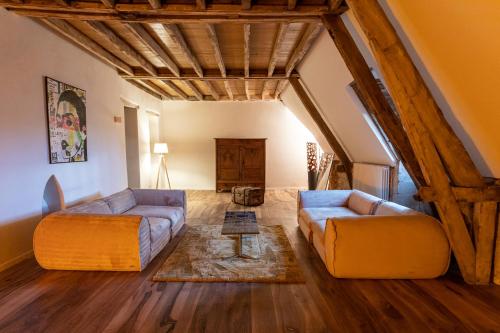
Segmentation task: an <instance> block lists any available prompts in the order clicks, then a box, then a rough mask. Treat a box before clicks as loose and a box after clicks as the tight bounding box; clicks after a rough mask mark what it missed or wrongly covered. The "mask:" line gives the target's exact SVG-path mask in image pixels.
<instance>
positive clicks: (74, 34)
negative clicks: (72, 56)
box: [40, 19, 134, 75]
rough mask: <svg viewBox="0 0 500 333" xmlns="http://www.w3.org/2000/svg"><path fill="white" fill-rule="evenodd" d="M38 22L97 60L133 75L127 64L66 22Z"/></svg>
mask: <svg viewBox="0 0 500 333" xmlns="http://www.w3.org/2000/svg"><path fill="white" fill-rule="evenodd" d="M40 22H42V23H43V24H45V25H47V26H48V27H50V28H51V29H53V30H55V31H57V32H58V33H60V34H61V35H63V36H65V37H66V38H68V39H70V40H72V41H73V42H74V43H76V44H77V45H78V46H80V47H81V48H83V49H84V50H87V51H88V52H90V53H91V54H93V55H95V56H97V57H98V58H100V59H102V60H104V61H105V62H107V63H108V64H110V65H112V66H113V67H116V68H118V69H120V70H121V71H123V72H125V73H126V74H128V75H133V74H134V70H133V69H132V67H130V66H129V65H128V64H126V63H124V62H123V61H122V60H120V59H119V58H117V57H116V56H114V55H113V54H111V53H110V52H108V51H106V50H105V49H104V48H103V47H102V46H100V45H99V44H97V43H96V42H94V41H93V40H92V39H90V38H89V37H87V36H86V35H84V34H83V33H82V32H80V31H79V30H78V29H76V28H75V27H73V26H72V25H71V24H69V23H68V22H66V21H63V20H56V19H41V20H40Z"/></svg>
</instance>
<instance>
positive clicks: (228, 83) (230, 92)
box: [224, 81, 248, 100]
mask: <svg viewBox="0 0 500 333" xmlns="http://www.w3.org/2000/svg"><path fill="white" fill-rule="evenodd" d="M224 87H225V88H226V91H227V96H228V97H229V99H230V100H234V93H233V89H232V88H231V81H224ZM247 98H248V97H247Z"/></svg>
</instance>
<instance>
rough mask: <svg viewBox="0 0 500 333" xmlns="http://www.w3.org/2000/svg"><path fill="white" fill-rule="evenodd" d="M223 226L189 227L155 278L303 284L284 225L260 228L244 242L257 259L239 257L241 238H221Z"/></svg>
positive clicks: (261, 226)
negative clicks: (239, 239) (257, 232)
mask: <svg viewBox="0 0 500 333" xmlns="http://www.w3.org/2000/svg"><path fill="white" fill-rule="evenodd" d="M221 229H222V225H196V226H189V229H188V230H187V232H186V234H185V235H184V237H183V238H182V239H181V241H180V242H179V244H178V245H177V248H176V249H175V250H174V252H173V253H172V254H171V255H170V256H169V257H168V258H167V260H166V261H165V262H164V263H163V265H162V267H161V268H160V270H159V271H158V272H157V273H156V274H155V276H154V277H153V280H154V281H169V282H271V283H303V282H304V277H303V275H302V271H301V269H300V267H299V265H298V264H297V260H296V258H295V255H294V253H293V250H292V247H291V246H290V242H289V241H288V238H287V236H286V234H285V231H284V230H283V227H282V226H280V225H276V226H263V225H259V230H260V234H258V235H248V236H245V237H244V238H243V251H244V253H245V254H248V255H250V256H252V257H255V258H256V259H244V258H240V257H237V256H236V255H235V254H236V253H237V251H238V237H237V236H232V235H230V236H223V235H221Z"/></svg>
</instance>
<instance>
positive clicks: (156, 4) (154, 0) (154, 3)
mask: <svg viewBox="0 0 500 333" xmlns="http://www.w3.org/2000/svg"><path fill="white" fill-rule="evenodd" d="M148 2H149V4H150V5H151V7H152V8H153V9H160V8H161V0H148Z"/></svg>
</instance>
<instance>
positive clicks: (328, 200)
mask: <svg viewBox="0 0 500 333" xmlns="http://www.w3.org/2000/svg"><path fill="white" fill-rule="evenodd" d="M350 195H351V190H330V191H299V209H300V208H311V207H346V206H347V200H348V199H349V196H350Z"/></svg>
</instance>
